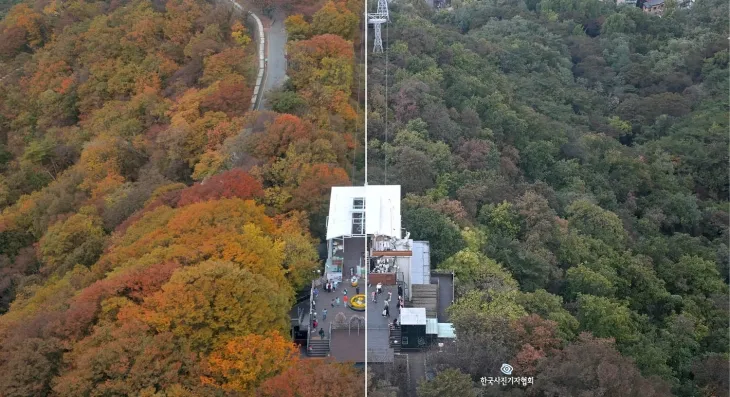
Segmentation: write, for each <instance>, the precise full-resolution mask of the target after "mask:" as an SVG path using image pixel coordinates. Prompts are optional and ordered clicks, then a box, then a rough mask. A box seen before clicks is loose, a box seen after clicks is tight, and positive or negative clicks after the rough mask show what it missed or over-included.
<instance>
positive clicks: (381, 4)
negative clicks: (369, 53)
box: [368, 0, 390, 53]
mask: <svg viewBox="0 0 730 397" xmlns="http://www.w3.org/2000/svg"><path fill="white" fill-rule="evenodd" d="M386 22H390V14H389V13H388V0H378V8H377V11H376V12H370V13H368V24H369V25H373V30H374V31H375V40H373V52H376V53H377V52H383V38H382V37H381V34H380V31H381V30H380V27H381V25H382V24H384V23H386Z"/></svg>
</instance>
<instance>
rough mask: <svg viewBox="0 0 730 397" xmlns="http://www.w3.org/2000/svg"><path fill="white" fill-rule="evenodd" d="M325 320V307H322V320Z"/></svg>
mask: <svg viewBox="0 0 730 397" xmlns="http://www.w3.org/2000/svg"><path fill="white" fill-rule="evenodd" d="M326 320H327V308H324V309H322V321H326Z"/></svg>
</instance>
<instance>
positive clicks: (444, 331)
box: [437, 323, 456, 339]
mask: <svg viewBox="0 0 730 397" xmlns="http://www.w3.org/2000/svg"><path fill="white" fill-rule="evenodd" d="M437 326H438V337H439V338H448V339H456V331H455V330H454V324H452V323H438V324H437Z"/></svg>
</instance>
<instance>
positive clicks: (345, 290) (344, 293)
mask: <svg viewBox="0 0 730 397" xmlns="http://www.w3.org/2000/svg"><path fill="white" fill-rule="evenodd" d="M342 294H343V295H345V296H347V288H345V289H344V290H342Z"/></svg>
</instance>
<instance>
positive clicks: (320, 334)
mask: <svg viewBox="0 0 730 397" xmlns="http://www.w3.org/2000/svg"><path fill="white" fill-rule="evenodd" d="M319 339H324V328H320V329H319Z"/></svg>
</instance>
